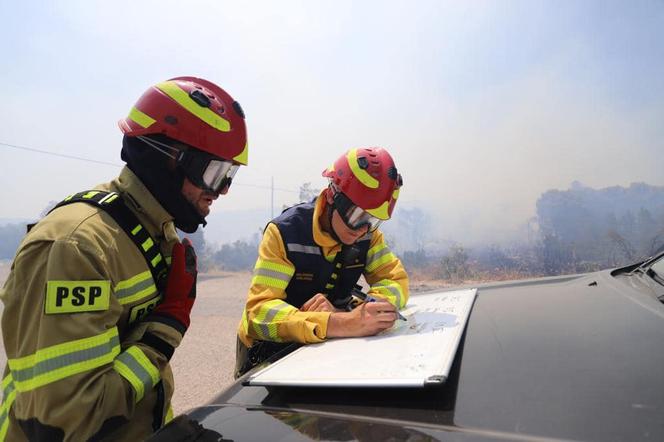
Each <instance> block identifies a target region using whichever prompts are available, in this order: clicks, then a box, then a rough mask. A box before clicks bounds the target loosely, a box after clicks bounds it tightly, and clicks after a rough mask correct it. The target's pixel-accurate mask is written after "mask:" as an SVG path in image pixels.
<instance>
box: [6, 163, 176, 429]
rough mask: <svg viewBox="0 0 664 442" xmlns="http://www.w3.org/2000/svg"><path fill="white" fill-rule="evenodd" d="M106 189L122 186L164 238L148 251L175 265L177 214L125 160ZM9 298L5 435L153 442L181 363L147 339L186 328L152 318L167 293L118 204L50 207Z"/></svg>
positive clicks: (170, 340)
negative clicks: (113, 210) (118, 214)
mask: <svg viewBox="0 0 664 442" xmlns="http://www.w3.org/2000/svg"><path fill="white" fill-rule="evenodd" d="M97 189H99V190H106V191H114V192H118V193H119V194H120V195H121V196H122V197H123V199H124V200H125V203H126V204H127V206H128V207H129V208H130V210H132V212H134V214H135V215H136V216H137V218H138V220H139V221H140V223H141V225H142V226H143V228H145V229H147V230H148V231H149V233H150V235H151V236H152V238H154V239H155V241H156V242H157V244H144V245H143V246H144V248H150V247H159V248H160V251H161V254H162V256H163V258H164V259H165V260H166V262H170V254H171V250H172V247H173V245H174V244H175V242H176V241H178V240H179V239H178V236H177V233H176V230H175V226H174V224H173V220H172V217H171V216H170V215H169V214H168V212H166V210H165V209H163V208H162V207H161V205H160V204H159V203H158V202H157V201H156V200H155V199H154V197H153V196H152V195H151V194H150V192H149V191H148V190H147V188H146V187H145V186H144V185H143V184H142V183H141V182H140V181H139V179H138V178H137V177H136V176H135V175H134V174H133V173H132V172H131V171H130V170H129V169H128V168H126V167H125V168H124V169H123V170H122V172H121V174H120V176H119V177H118V178H116V179H115V180H113V181H112V182H110V183H108V184H104V185H100V186H98V187H97ZM137 228H138V227H137ZM0 297H1V298H2V301H3V303H4V306H5V307H4V313H3V316H2V337H3V340H4V346H5V350H6V352H7V358H8V361H7V367H6V369H5V372H4V375H3V380H2V389H3V402H2V407H1V408H0V441H3V440H8V441H21V440H26V436H27V439H30V438H33V439H35V438H37V437H40V438H43V439H44V440H63V439H64V440H65V441H83V440H88V439H91V438H92V439H94V440H107V439H108V440H127V441H129V440H131V441H134V440H142V439H144V438H145V437H147V436H148V435H149V434H151V433H152V432H153V421H155V420H161V422H157V424H156V425H160V424H163V421H164V419H168V418H169V417H166V416H167V414H169V410H170V400H171V397H172V394H173V375H172V372H171V368H170V366H169V363H168V359H167V357H166V356H165V355H164V353H165V352H163V351H157V350H156V349H155V348H154V347H155V346H150V345H147V344H146V343H145V341H146V339H145V337H146V336H149V337H150V338H151V341H152V342H155V341H156V342H160V343H162V344H163V343H166V344H167V345H166V347H167V346H168V345H170V346H171V347H172V348H175V347H177V346H178V345H179V343H180V340H181V339H182V335H181V334H180V333H179V332H177V331H176V330H175V329H173V328H171V327H169V326H167V325H165V324H162V323H158V322H146V321H141V318H143V317H145V315H146V314H147V313H149V312H150V311H151V310H152V308H153V307H154V306H155V305H156V303H157V302H158V301H159V300H160V297H161V295H160V294H159V293H158V291H157V288H156V286H155V282H154V281H153V278H152V275H151V273H150V271H149V268H148V266H147V263H146V261H145V259H144V257H143V255H142V254H141V252H140V251H139V250H138V248H137V247H136V245H135V244H134V243H133V242H132V241H131V240H130V239H129V237H128V236H127V234H126V233H125V232H124V231H123V230H122V229H121V228H120V227H118V224H117V223H116V222H115V221H114V220H113V219H112V218H111V216H110V215H109V214H108V213H106V212H105V211H103V210H102V209H100V208H98V207H95V206H91V205H88V204H86V203H73V204H70V205H67V206H63V207H60V208H57V209H56V210H54V211H53V212H51V213H50V214H49V215H48V216H46V217H45V218H44V219H43V220H41V221H40V222H39V223H38V224H37V225H36V226H35V227H34V228H33V229H32V230H31V231H30V232H29V233H28V234H27V235H26V237H25V238H24V239H23V241H22V242H21V244H20V246H19V248H18V251H17V253H16V256H15V259H14V262H13V264H12V269H11V273H10V275H9V277H8V279H7V281H6V283H5V286H4V288H3V289H2V290H1V291H0ZM156 347H159V346H156ZM160 348H161V349H162V350H163V348H164V347H163V346H162V347H160ZM166 353H167V352H166ZM171 413H172V412H171ZM40 440H41V439H40Z"/></svg>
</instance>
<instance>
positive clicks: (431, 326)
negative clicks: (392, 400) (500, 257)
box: [248, 289, 477, 387]
mask: <svg viewBox="0 0 664 442" xmlns="http://www.w3.org/2000/svg"><path fill="white" fill-rule="evenodd" d="M476 293H477V289H468V290H456V291H448V292H435V293H427V294H422V295H414V296H411V297H410V299H409V302H408V305H407V307H406V308H405V309H404V310H402V311H401V313H402V314H403V315H404V316H405V317H406V318H407V321H401V320H397V321H396V322H395V324H394V326H393V327H392V328H391V329H389V330H386V331H384V332H382V333H381V334H379V335H376V336H371V337H366V338H339V339H330V340H329V341H326V342H323V343H320V344H310V345H305V346H303V347H300V348H299V349H297V350H296V351H294V352H293V353H290V354H289V355H287V356H285V357H284V358H282V359H280V360H278V361H276V362H275V363H273V364H272V365H270V366H269V367H266V368H264V369H263V370H261V371H259V372H257V373H256V374H255V375H253V376H251V377H250V378H249V379H248V384H249V385H263V386H269V385H290V386H337V387H349V386H357V387H369V386H371V387H382V386H385V387H422V386H425V385H427V384H441V383H443V382H445V380H446V379H447V376H448V375H449V371H450V368H451V367H452V361H453V360H454V355H455V354H456V351H457V348H458V345H459V341H460V339H461V335H462V333H463V330H464V328H465V326H466V321H467V320H468V316H469V315H470V311H471V308H472V306H473V301H474V300H475V295H476Z"/></svg>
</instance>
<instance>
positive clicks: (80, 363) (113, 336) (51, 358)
mask: <svg viewBox="0 0 664 442" xmlns="http://www.w3.org/2000/svg"><path fill="white" fill-rule="evenodd" d="M118 354H120V339H119V337H118V329H117V327H113V328H111V329H108V330H107V331H105V332H103V333H100V334H98V335H96V336H92V337H89V338H83V339H77V340H74V341H69V342H63V343H62V344H57V345H52V346H50V347H46V348H42V349H40V350H37V352H36V353H33V354H31V355H29V356H24V357H22V358H16V359H9V360H8V361H7V363H8V364H9V368H10V370H11V373H12V378H13V379H14V385H15V387H16V390H17V391H19V392H26V391H30V390H34V389H35V388H38V387H41V386H43V385H47V384H50V383H52V382H55V381H59V380H60V379H64V378H67V377H69V376H73V375H76V374H79V373H83V372H85V371H88V370H92V369H95V368H98V367H101V366H102V365H105V364H109V363H111V362H113V359H115V357H116V356H117V355H118Z"/></svg>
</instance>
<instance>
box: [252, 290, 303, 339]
mask: <svg viewBox="0 0 664 442" xmlns="http://www.w3.org/2000/svg"><path fill="white" fill-rule="evenodd" d="M296 310H297V309H296V308H295V307H293V306H292V305H290V304H288V303H287V302H285V301H282V300H277V299H275V300H273V301H268V302H266V303H265V304H263V305H262V306H261V307H260V309H259V312H258V314H257V315H256V317H255V318H254V320H253V321H252V323H253V325H254V330H256V332H257V334H258V335H259V336H260V337H261V338H262V339H268V340H272V341H280V339H279V335H278V334H277V324H276V322H277V321H279V320H281V319H282V318H284V317H285V316H287V315H288V313H289V312H292V311H296Z"/></svg>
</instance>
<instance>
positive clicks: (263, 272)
mask: <svg viewBox="0 0 664 442" xmlns="http://www.w3.org/2000/svg"><path fill="white" fill-rule="evenodd" d="M254 276H267V277H268V278H275V279H280V280H282V281H286V282H289V281H290V279H291V275H286V274H285V273H282V272H278V271H276V270H268V269H259V268H255V269H254Z"/></svg>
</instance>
